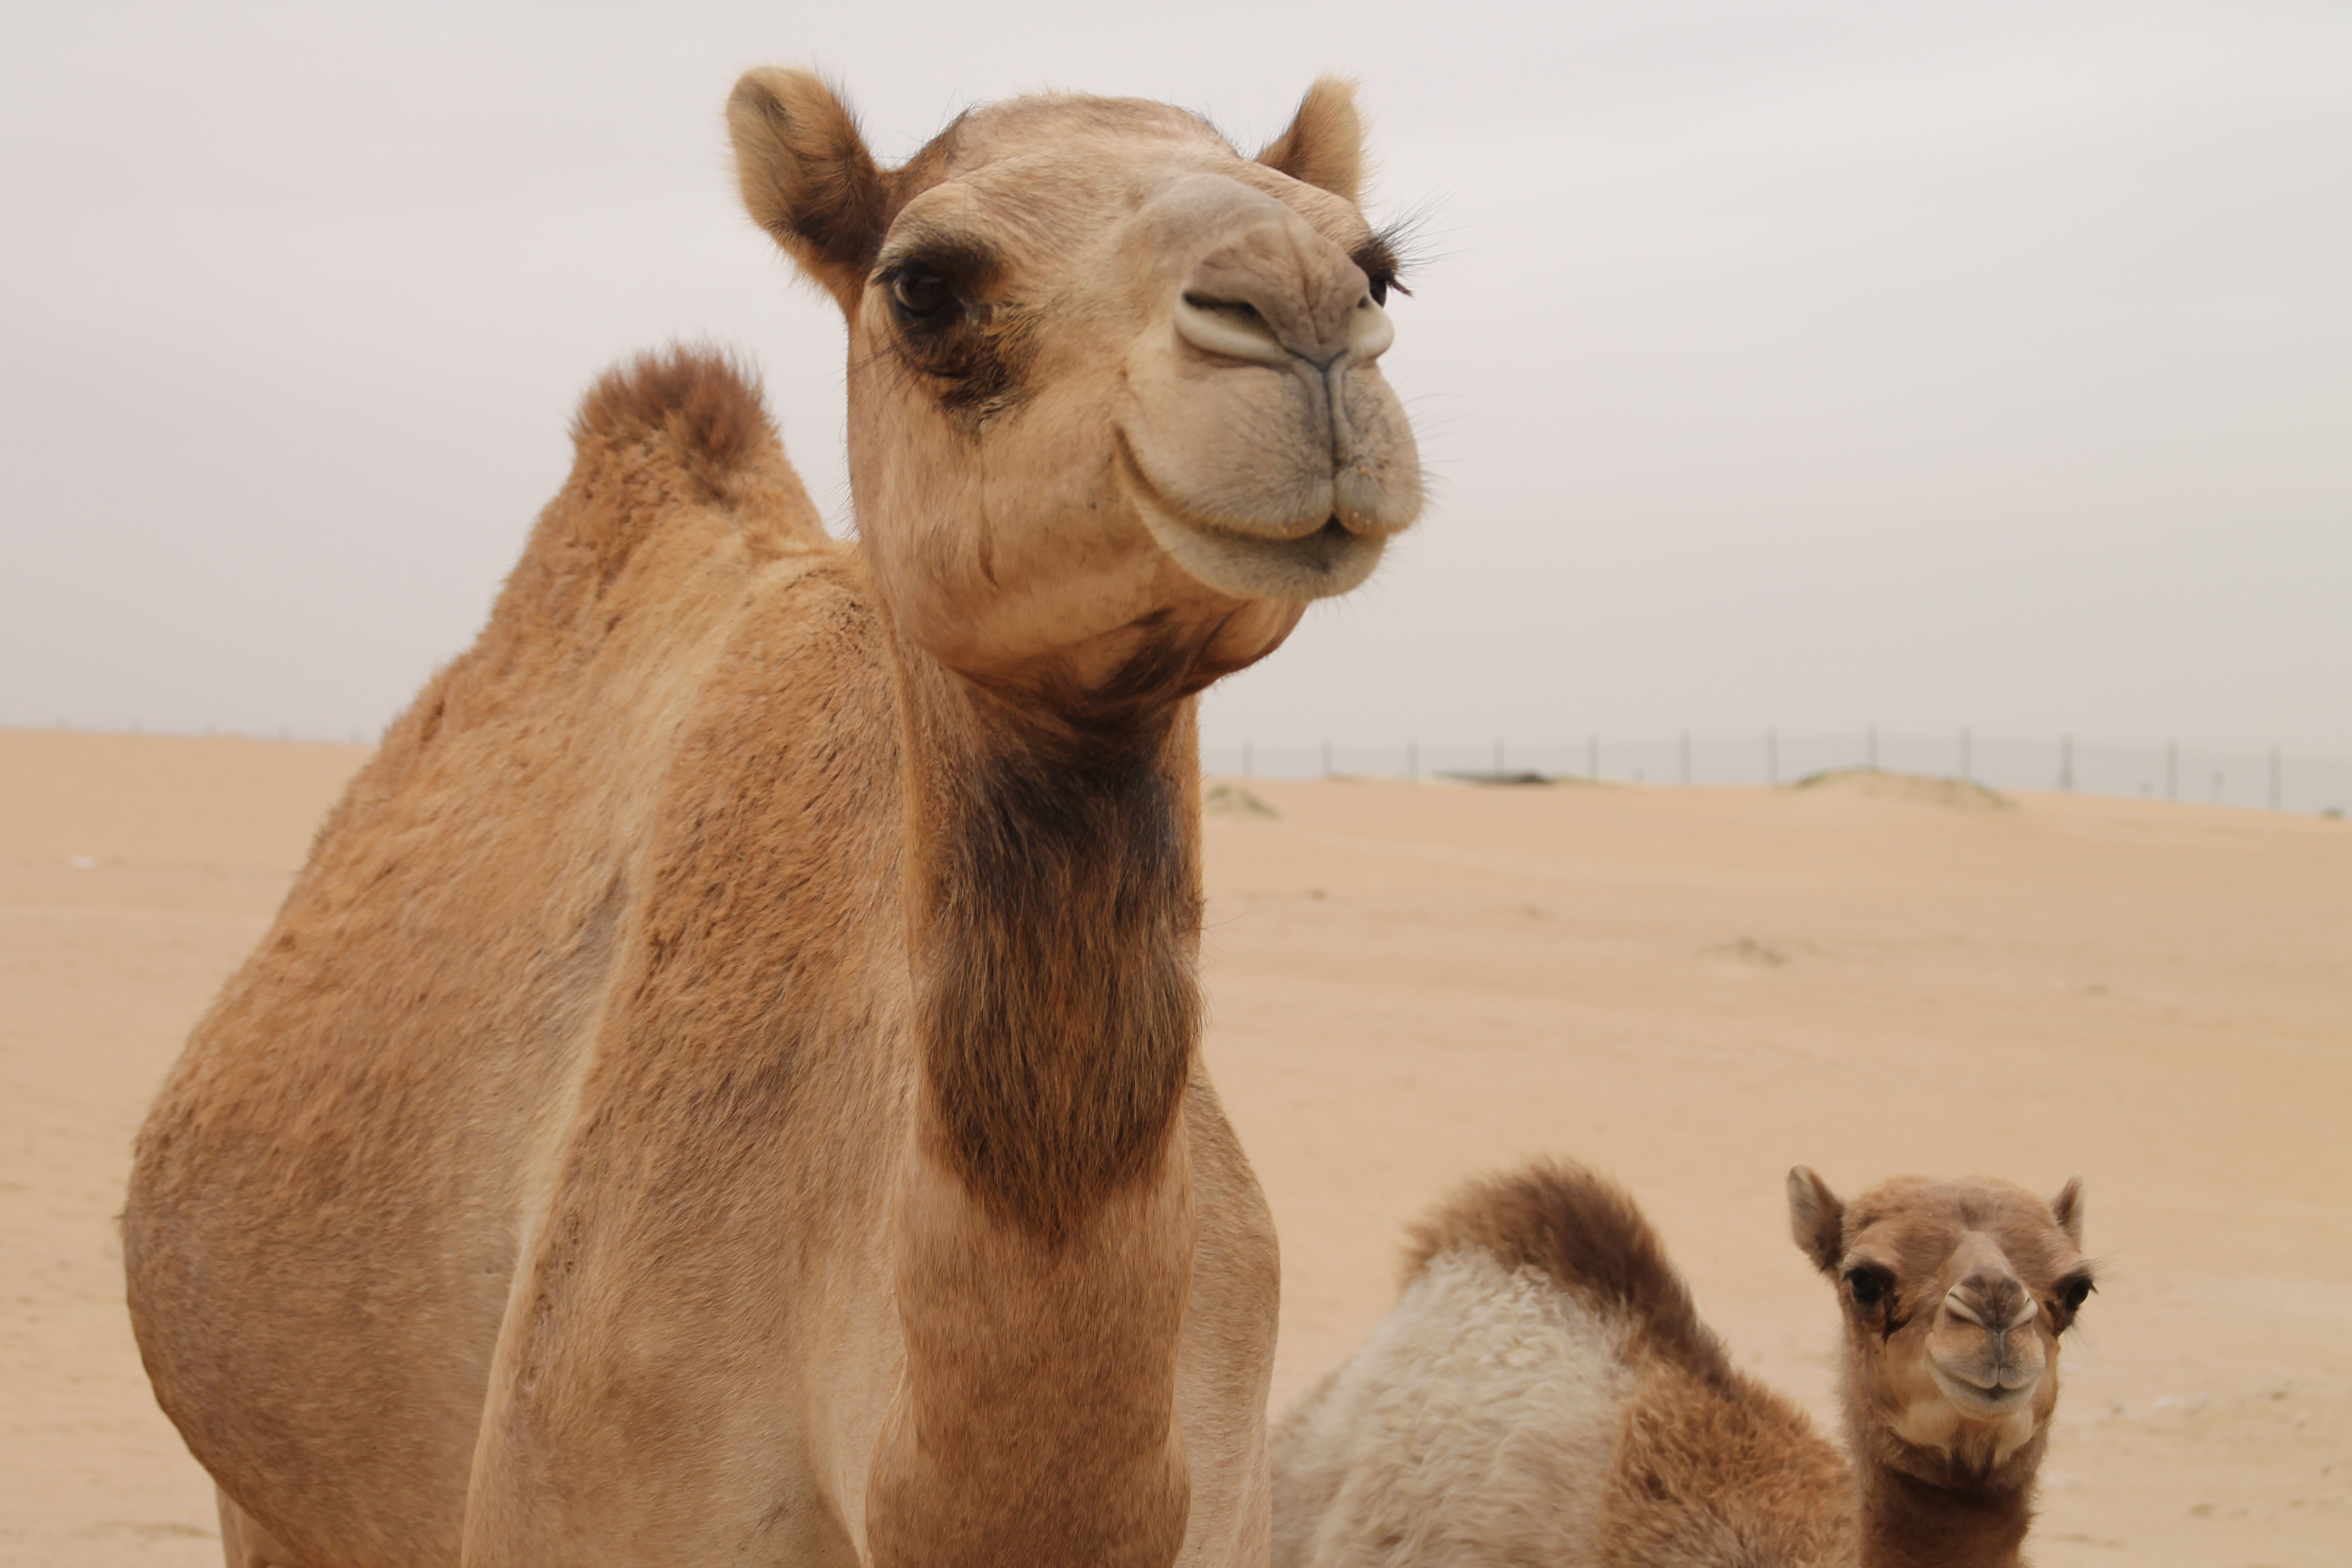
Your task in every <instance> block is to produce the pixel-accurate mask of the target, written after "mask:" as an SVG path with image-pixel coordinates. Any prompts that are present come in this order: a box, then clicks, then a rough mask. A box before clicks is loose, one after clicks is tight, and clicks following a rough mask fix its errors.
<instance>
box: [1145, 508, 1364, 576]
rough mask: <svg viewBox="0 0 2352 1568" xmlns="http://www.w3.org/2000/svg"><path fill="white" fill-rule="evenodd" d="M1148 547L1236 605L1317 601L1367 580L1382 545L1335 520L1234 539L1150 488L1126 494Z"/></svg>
mask: <svg viewBox="0 0 2352 1568" xmlns="http://www.w3.org/2000/svg"><path fill="white" fill-rule="evenodd" d="M1133 494H1134V497H1135V503H1136V510H1137V511H1138V512H1139V513H1140V514H1141V515H1142V518H1143V526H1144V527H1145V528H1146V529H1148V530H1150V533H1151V537H1152V540H1153V541H1154V542H1156V543H1157V544H1158V545H1159V546H1160V549H1162V550H1164V551H1166V552H1168V554H1169V556H1170V557H1171V559H1173V560H1174V561H1175V563H1177V564H1178V565H1179V566H1181V567H1182V568H1183V569H1184V570H1185V571H1186V572H1188V573H1190V574H1192V576H1194V577H1195V578H1198V579H1199V580H1200V581H1201V583H1202V584H1204V585H1205V586H1207V587H1210V588H1213V589H1215V590H1216V591H1217V592H1219V593H1221V594H1230V595H1233V596H1234V597H1235V598H1239V599H1321V598H1328V597H1329V596H1330V595H1334V594H1344V593H1346V592H1347V591H1348V590H1349V589H1350V588H1353V587H1355V586H1356V585H1357V584H1360V583H1361V582H1362V581H1363V580H1364V579H1365V578H1366V577H1369V576H1370V575H1371V572H1372V568H1373V567H1374V566H1376V565H1378V564H1379V563H1380V559H1381V551H1382V549H1383V547H1384V545H1385V543H1386V542H1385V541H1384V540H1382V539H1379V538H1367V537H1365V536H1364V535H1362V534H1360V533H1355V532H1351V531H1349V529H1348V528H1347V527H1346V526H1345V525H1344V524H1342V523H1341V522H1340V521H1339V519H1338V518H1336V517H1335V518H1331V519H1328V521H1325V522H1324V524H1323V526H1322V527H1320V528H1318V529H1315V530H1313V531H1309V532H1307V533H1302V534H1297V535H1295V536H1293V537H1291V538H1288V539H1275V538H1267V537H1265V536H1264V535H1260V534H1254V533H1239V532H1236V531H1233V530H1231V529H1225V528H1220V527H1217V526H1216V525H1215V524H1213V523H1208V522H1203V521H1200V520H1198V519H1196V518H1192V517H1188V516H1186V515H1185V514H1183V513H1182V512H1181V511H1179V510H1176V509H1175V508H1173V507H1171V506H1170V505H1169V504H1168V503H1167V502H1166V501H1164V500H1161V499H1160V497H1159V496H1158V495H1157V494H1155V493H1154V492H1153V491H1152V490H1151V489H1150V487H1148V486H1146V485H1142V484H1137V485H1135V486H1134V487H1133Z"/></svg>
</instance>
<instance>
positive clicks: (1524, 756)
mask: <svg viewBox="0 0 2352 1568" xmlns="http://www.w3.org/2000/svg"><path fill="white" fill-rule="evenodd" d="M1201 762H1202V767H1203V769H1204V770H1206V771H1207V772H1209V773H1218V774H1223V775H1225V776H1228V777H1234V776H1238V777H1264V778H1318V777H1339V776H1355V777H1383V778H1402V779H1461V780H1468V781H1473V782H1479V783H1496V782H1502V783H1530V784H1532V783H1538V782H1547V781H1549V780H1554V779H1590V780H1594V781H1601V780H1607V781H1611V782H1616V783H1632V784H1670V785H1690V784H1794V783H1796V782H1797V781H1799V780H1800V779H1802V778H1805V777H1807V776H1809V775H1811V774H1813V773H1828V772H1831V771H1832V770H1834V769H1838V768H1882V769H1885V771H1887V772H1889V773H1924V774H1927V775H1929V776H1931V777H1937V778H1958V779H1969V780H1972V781H1974V782H1975V783H1978V784H1986V785H1989V786H1990V787H1991V788H1993V789H2000V790H2072V791H2077V792H2080V793H2082V794H2084V795H2139V796H2143V797H2146V798H2148V799H2153V800H2178V801H2196V802H2201V803H2205V804H2210V805H2237V806H2250V807H2254V808H2257V809H2265V810H2271V811H2294V812H2305V813H2311V812H2321V813H2335V814H2337V815H2340V814H2342V813H2343V812H2344V811H2345V809H2346V808H2347V806H2352V759H2347V758H2343V757H2326V756H2317V755H2310V754H2305V753H2303V752H2290V751H2287V750H2285V749H2284V748H2282V747H2277V746H2272V747H2268V748H2263V749H2260V750H2245V749H2242V748H2241V749H2231V748H2228V747H2219V746H2201V745H2194V744H2189V743H2185V742H2177V741H2168V742H2162V743H2160V744H2156V745H2146V744H2142V745H2127V744H2115V743H2109V742H2078V741H2077V740H2076V739H2075V738H2074V736H2072V735H2059V736H2053V737H2048V738H2044V739H2039V740H2020V739H2017V738H2014V737H2010V736H1985V735H1978V734H1976V733H1974V732H1973V731H1968V730H1960V731H1952V732H1949V733H1947V734H1942V735H1923V734H1918V733H1906V734H1881V733H1880V732H1879V731H1878V730H1877V729H1876V728H1875V727H1873V726H1865V727H1864V728H1862V729H1858V730H1855V731H1852V732H1851V733H1847V734H1821V733H1807V734H1790V733H1783V732H1781V731H1778V730H1760V731H1751V732H1750V733H1748V734H1745V735H1696V734H1693V733H1691V732H1689V731H1684V732H1683V733H1681V734H1679V735H1673V736H1668V737H1665V738H1664V739H1658V738H1650V739H1640V740H1613V739H1611V738H1608V737H1605V736H1601V735H1588V736H1585V737H1584V738H1583V739H1581V740H1569V741H1545V742H1515V741H1507V740H1496V741H1491V742H1486V743H1485V744H1479V743H1476V742H1471V743H1466V744H1464V743H1452V742H1424V741H1416V740H1402V741H1391V742H1374V743H1359V742H1332V741H1320V742H1308V743H1306V744H1299V743H1297V742H1274V743H1267V742H1257V741H1249V740H1244V741H1237V742H1222V743H1218V744H1213V745H1206V746H1203V747H1202V756H1201Z"/></svg>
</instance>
